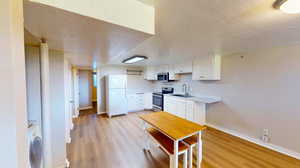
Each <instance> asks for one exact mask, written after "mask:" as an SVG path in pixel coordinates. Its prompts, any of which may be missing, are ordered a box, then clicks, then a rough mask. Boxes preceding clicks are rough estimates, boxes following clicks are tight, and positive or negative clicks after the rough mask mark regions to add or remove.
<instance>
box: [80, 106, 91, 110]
mask: <svg viewBox="0 0 300 168" xmlns="http://www.w3.org/2000/svg"><path fill="white" fill-rule="evenodd" d="M92 108H93V106H87V107H82V108H79V110H89V109H92Z"/></svg>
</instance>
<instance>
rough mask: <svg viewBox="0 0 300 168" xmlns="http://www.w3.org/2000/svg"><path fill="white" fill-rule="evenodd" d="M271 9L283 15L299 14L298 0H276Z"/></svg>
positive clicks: (299, 5)
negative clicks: (278, 10) (283, 13)
mask: <svg viewBox="0 0 300 168" xmlns="http://www.w3.org/2000/svg"><path fill="white" fill-rule="evenodd" d="M273 7H274V8H275V9H280V10H281V11H283V12H285V13H290V14H295V13H300V1H299V0H276V1H275V3H274V5H273Z"/></svg>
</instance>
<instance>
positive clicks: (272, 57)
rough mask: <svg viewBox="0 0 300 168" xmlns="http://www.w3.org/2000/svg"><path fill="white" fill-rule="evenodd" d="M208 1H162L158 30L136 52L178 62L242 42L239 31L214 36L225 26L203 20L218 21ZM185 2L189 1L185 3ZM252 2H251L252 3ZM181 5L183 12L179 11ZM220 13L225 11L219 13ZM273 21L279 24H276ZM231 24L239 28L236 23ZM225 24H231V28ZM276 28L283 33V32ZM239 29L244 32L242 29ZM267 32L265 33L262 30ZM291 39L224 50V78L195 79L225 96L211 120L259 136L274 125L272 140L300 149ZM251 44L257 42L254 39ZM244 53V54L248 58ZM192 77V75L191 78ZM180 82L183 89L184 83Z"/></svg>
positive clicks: (196, 86)
mask: <svg viewBox="0 0 300 168" xmlns="http://www.w3.org/2000/svg"><path fill="white" fill-rule="evenodd" d="M206 3H208V1H203V2H202V1H201V2H200V1H197V0H191V1H189V3H186V2H183V1H180V0H172V2H171V0H165V1H156V28H157V29H156V30H157V32H156V35H155V36H154V37H153V38H151V39H150V40H148V41H146V42H145V43H143V44H141V45H139V46H138V47H137V48H136V49H135V50H132V51H131V52H130V55H134V54H144V55H148V56H151V58H152V56H157V57H158V58H159V60H164V58H168V60H169V61H170V60H173V61H174V60H175V61H176V59H178V61H177V63H180V62H179V61H182V60H187V59H188V58H193V57H201V56H206V55H208V54H209V53H214V51H222V50H223V49H224V48H223V47H224V46H227V45H234V44H236V43H234V42H236V39H235V38H234V37H233V36H232V38H228V39H224V40H225V41H222V40H220V43H217V42H215V41H214V40H216V39H215V38H214V37H215V35H216V36H217V35H218V33H217V32H218V31H216V28H218V30H219V31H220V32H222V31H223V30H222V29H221V28H220V29H219V27H211V28H210V27H209V25H214V24H208V25H206V24H205V25H203V23H206V22H213V23H214V22H215V21H214V20H206V19H205V18H210V17H207V15H205V14H209V12H207V11H199V10H197V8H199V7H200V5H201V4H206ZM218 3H219V1H216V3H212V4H211V7H217V9H218V7H219V6H217V4H218ZM183 4H186V5H187V6H185V7H184V8H182V5H183ZM249 7H250V8H251V6H249ZM180 9H182V12H178V10H180ZM199 9H200V8H199ZM207 9H208V8H207ZM226 9H229V8H225V12H224V11H223V12H224V13H226V14H229V15H230V12H229V13H228V10H226ZM212 11H213V10H212ZM226 11H227V12H226ZM272 12H274V11H272ZM202 14H203V15H202ZM217 15H218V16H219V14H217ZM172 16H173V17H172ZM232 16H233V15H232ZM234 16H237V19H238V17H240V16H243V15H239V14H236V15H234ZM287 17H288V16H287ZM212 18H214V17H212ZM241 18H243V17H241ZM285 19H287V18H285ZM291 19H292V18H291ZM236 21H242V20H241V19H238V20H236ZM285 21H287V20H285ZM245 22H247V20H245ZM266 22H267V21H266ZM271 23H272V27H274V28H275V27H276V26H274V25H276V24H274V25H273V22H270V24H271ZM233 25H235V24H233ZM230 28H232V29H233V27H230ZM203 29H204V30H206V29H207V31H206V32H207V33H216V34H214V35H212V36H206V35H207V34H203V32H205V31H203ZM225 30H227V29H226V28H225ZM229 31H232V30H229ZM257 31H259V30H257ZM274 31H275V30H274ZM280 31H281V30H280ZM280 31H278V32H280ZM225 32H226V31H225ZM287 32H288V30H287ZM237 33H238V32H237ZM255 34H256V33H255ZM274 34H275V35H278V33H274ZM291 34H292V33H290V34H289V36H291ZM236 35H237V36H239V33H238V34H236ZM253 35H254V34H253ZM270 35H271V34H269V36H266V37H267V38H269V39H272V36H273V34H272V36H270ZM282 35H283V36H284V38H285V39H286V38H287V37H289V36H287V37H285V35H284V33H283V34H282ZM248 37H249V39H251V38H253V37H252V34H250V35H249V36H247V38H243V43H244V42H247V41H248ZM237 38H238V37H237ZM261 38H264V37H263V36H261ZM295 39H298V41H299V35H298V34H296V33H295V34H294V36H293V38H290V40H291V41H295ZM203 40H204V41H207V42H204V41H203ZM212 41H213V42H214V43H213V44H216V46H215V47H212V45H207V44H210V43H211V42H212ZM277 42H278V41H277ZM277 42H276V41H274V43H271V42H270V43H268V44H266V45H267V46H272V45H274V44H278V43H277ZM249 44H250V43H249ZM258 44H261V42H258ZM289 44H290V45H288V46H282V47H280V48H270V47H268V48H262V46H257V47H258V48H260V49H259V50H258V49H256V48H255V49H253V48H252V49H251V47H250V46H249V48H247V51H248V52H247V53H240V52H239V53H240V54H236V55H222V56H223V58H222V80H221V81H217V82H191V83H192V87H193V93H194V94H196V95H201V94H204V95H209V96H221V97H222V99H223V102H222V103H218V104H213V105H211V106H209V107H208V112H207V121H208V123H211V124H214V125H216V126H219V127H223V128H226V129H229V130H233V131H236V132H238V133H241V134H244V135H246V136H249V137H253V138H259V137H260V136H261V135H262V131H263V129H264V128H268V129H269V130H270V137H271V143H273V144H275V145H278V146H281V147H284V148H287V149H290V150H292V151H297V152H298V153H300V134H299V133H298V132H299V128H300V124H299V123H300V113H299V98H298V97H299V93H300V87H299V86H300V85H299V84H300V79H299V74H300V66H299V61H300V57H299V51H300V45H296V44H294V45H291V43H289ZM206 45H207V47H205V46H206ZM251 45H252V47H253V43H251ZM203 46H204V47H203ZM230 52H231V53H236V52H237V51H235V50H231V51H230ZM240 56H244V59H242V58H241V57H240ZM179 58H180V59H179ZM149 61H151V59H149ZM175 61H174V62H175ZM161 62H162V61H161ZM162 63H163V62H162ZM190 79H191V77H190V76H189V77H188V79H186V80H190ZM175 87H176V88H178V89H179V90H180V89H181V86H180V85H179V86H175Z"/></svg>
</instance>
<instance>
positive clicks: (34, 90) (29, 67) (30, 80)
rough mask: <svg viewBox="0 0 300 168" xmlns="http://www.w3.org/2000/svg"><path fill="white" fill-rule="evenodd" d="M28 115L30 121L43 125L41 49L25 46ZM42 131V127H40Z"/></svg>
mask: <svg viewBox="0 0 300 168" xmlns="http://www.w3.org/2000/svg"><path fill="white" fill-rule="evenodd" d="M25 57H26V93H27V115H28V120H29V121H36V122H37V124H39V125H40V126H41V125H42V101H41V96H42V94H41V70H40V68H41V67H40V66H41V65H40V48H39V47H38V46H30V45H26V46H25ZM40 129H41V127H40Z"/></svg>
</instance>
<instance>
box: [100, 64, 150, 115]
mask: <svg viewBox="0 0 300 168" xmlns="http://www.w3.org/2000/svg"><path fill="white" fill-rule="evenodd" d="M127 69H131V70H143V68H141V67H126V66H113V65H111V66H104V67H101V68H100V69H99V70H98V71H99V72H100V73H99V79H98V80H99V83H100V88H101V89H100V94H99V95H100V100H99V101H98V102H99V111H100V112H105V111H106V109H105V107H106V100H105V95H106V92H105V76H107V75H114V74H127V71H126V70H127ZM127 85H128V86H127V92H128V93H138V92H142V93H146V92H152V91H153V87H154V85H153V83H152V82H150V81H146V80H144V76H143V75H128V77H127Z"/></svg>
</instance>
